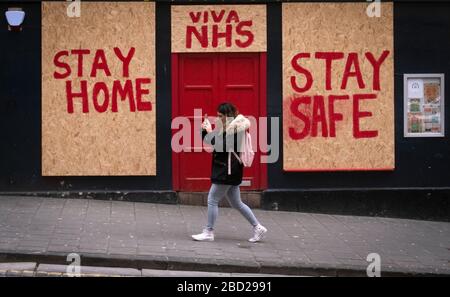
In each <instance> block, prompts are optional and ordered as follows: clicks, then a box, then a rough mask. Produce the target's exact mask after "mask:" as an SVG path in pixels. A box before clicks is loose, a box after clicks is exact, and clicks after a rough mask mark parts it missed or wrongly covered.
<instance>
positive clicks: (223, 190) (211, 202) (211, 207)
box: [206, 184, 259, 231]
mask: <svg viewBox="0 0 450 297" xmlns="http://www.w3.org/2000/svg"><path fill="white" fill-rule="evenodd" d="M224 196H226V197H227V200H228V202H229V203H230V205H231V206H232V207H233V208H235V209H237V210H238V211H239V212H240V213H241V214H242V215H243V216H244V217H245V218H246V219H247V221H249V223H250V224H252V226H256V225H258V224H259V223H258V220H257V219H256V217H255V215H254V214H253V212H252V210H251V209H250V207H248V206H247V205H245V204H244V203H243V202H242V200H241V191H240V189H239V186H232V185H222V184H211V188H210V189H209V193H208V225H207V226H206V228H207V229H208V230H210V231H212V230H214V223H215V222H216V219H217V215H218V213H219V202H220V200H222V198H223V197H224Z"/></svg>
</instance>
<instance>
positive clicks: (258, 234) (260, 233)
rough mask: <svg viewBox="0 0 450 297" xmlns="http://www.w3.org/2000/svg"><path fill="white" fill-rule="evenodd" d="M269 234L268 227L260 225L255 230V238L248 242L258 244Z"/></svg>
mask: <svg viewBox="0 0 450 297" xmlns="http://www.w3.org/2000/svg"><path fill="white" fill-rule="evenodd" d="M266 233H267V229H266V227H264V226H263V225H261V224H258V225H257V226H256V227H254V228H253V237H252V238H250V239H249V240H248V241H250V242H257V241H260V240H261V239H263V238H264V235H265V234H266Z"/></svg>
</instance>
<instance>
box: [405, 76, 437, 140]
mask: <svg viewBox="0 0 450 297" xmlns="http://www.w3.org/2000/svg"><path fill="white" fill-rule="evenodd" d="M403 86H404V89H403V136H404V137H445V98H444V97H445V92H444V90H445V88H444V86H445V75H444V74H443V73H437V74H428V73H427V74H424V73H421V74H403Z"/></svg>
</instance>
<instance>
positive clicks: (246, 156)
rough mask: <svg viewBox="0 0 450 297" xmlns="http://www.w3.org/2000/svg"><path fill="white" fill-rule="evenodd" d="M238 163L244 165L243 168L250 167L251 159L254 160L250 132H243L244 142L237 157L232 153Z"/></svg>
mask: <svg viewBox="0 0 450 297" xmlns="http://www.w3.org/2000/svg"><path fill="white" fill-rule="evenodd" d="M233 154H234V155H235V156H236V158H237V159H238V160H239V163H241V164H244V167H251V166H252V163H253V159H254V158H255V152H254V151H253V147H252V137H251V135H250V132H248V131H245V134H244V140H243V141H242V145H241V150H240V154H239V156H240V157H239V156H238V155H237V154H236V153H235V152H233Z"/></svg>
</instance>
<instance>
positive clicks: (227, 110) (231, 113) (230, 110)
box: [217, 102, 239, 118]
mask: <svg viewBox="0 0 450 297" xmlns="http://www.w3.org/2000/svg"><path fill="white" fill-rule="evenodd" d="M217 111H218V112H220V113H221V114H223V115H225V116H226V117H233V118H235V117H236V116H237V115H238V114H239V111H238V110H237V108H236V106H234V105H233V104H232V103H228V102H224V103H221V104H219V106H218V107H217Z"/></svg>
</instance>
